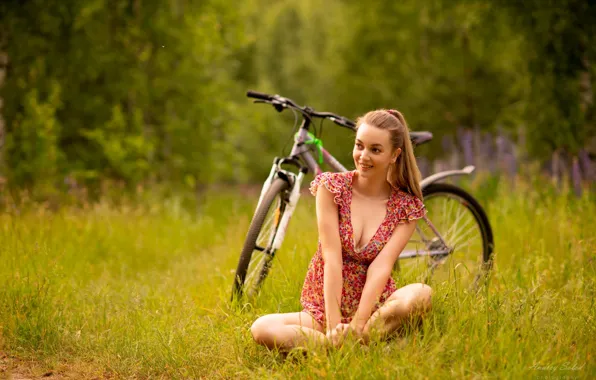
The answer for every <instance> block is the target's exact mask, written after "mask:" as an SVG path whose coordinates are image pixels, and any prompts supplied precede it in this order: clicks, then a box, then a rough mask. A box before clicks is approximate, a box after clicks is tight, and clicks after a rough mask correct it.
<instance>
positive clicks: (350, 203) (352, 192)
mask: <svg viewBox="0 0 596 380" xmlns="http://www.w3.org/2000/svg"><path fill="white" fill-rule="evenodd" d="M356 172H357V171H356V170H352V171H351V172H350V173H352V174H351V175H350V176H349V180H350V192H349V195H350V197H349V199H348V210H349V211H350V215H349V216H348V220H349V222H350V230H351V235H352V247H353V249H354V250H355V251H357V252H362V251H364V250H366V248H367V247H368V245H369V244H370V243H371V242H372V241H373V240H374V239H375V237H376V236H377V234H378V233H379V231H380V230H381V226H383V223H385V220H386V219H387V217H388V216H389V203H390V202H391V200H392V199H393V197H394V196H395V193H396V189H395V188H394V187H393V186H391V194H389V198H388V199H387V204H386V205H385V216H384V217H383V220H382V221H381V224H379V226H378V227H377V229H376V230H375V233H374V234H373V236H372V237H371V238H370V240H369V241H368V242H367V243H366V245H364V246H363V247H361V248H357V247H356V240H355V237H356V236H354V223H353V222H352V200H353V198H354V175H356Z"/></svg>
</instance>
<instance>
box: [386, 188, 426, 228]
mask: <svg viewBox="0 0 596 380" xmlns="http://www.w3.org/2000/svg"><path fill="white" fill-rule="evenodd" d="M395 192H396V193H395V197H394V202H393V207H392V208H393V211H394V215H395V217H396V218H397V220H398V221H399V222H404V221H409V220H415V219H420V218H422V217H423V216H424V215H425V214H426V207H424V202H422V200H421V199H420V198H418V197H417V196H415V195H414V194H410V193H409V192H407V191H405V190H402V189H396V190H395Z"/></svg>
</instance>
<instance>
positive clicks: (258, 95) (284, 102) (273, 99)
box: [246, 90, 356, 131]
mask: <svg viewBox="0 0 596 380" xmlns="http://www.w3.org/2000/svg"><path fill="white" fill-rule="evenodd" d="M246 96H248V97H249V98H254V99H258V100H261V101H263V102H264V103H269V104H271V105H273V106H274V107H275V109H277V110H278V111H280V112H281V111H282V110H283V108H287V107H291V108H294V109H296V110H298V111H300V112H301V113H302V114H303V115H305V116H308V117H310V118H313V117H319V118H322V119H329V120H331V121H333V122H334V123H335V124H337V125H339V126H341V127H345V128H348V129H351V130H352V131H354V130H355V127H356V123H354V122H353V121H352V120H350V119H348V118H345V117H343V116H340V115H336V114H334V113H331V112H317V111H315V110H314V109H312V108H310V107H308V106H304V107H300V106H299V105H298V104H296V103H295V102H294V101H293V100H292V99H288V98H284V97H283V96H279V95H269V94H264V93H262V92H257V91H252V90H249V91H247V92H246Z"/></svg>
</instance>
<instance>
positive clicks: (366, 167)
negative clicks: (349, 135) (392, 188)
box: [352, 123, 401, 178]
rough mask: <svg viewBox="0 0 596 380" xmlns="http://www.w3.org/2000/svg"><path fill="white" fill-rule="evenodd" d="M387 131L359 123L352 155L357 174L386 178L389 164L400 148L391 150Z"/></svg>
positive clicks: (399, 151) (395, 157)
mask: <svg viewBox="0 0 596 380" xmlns="http://www.w3.org/2000/svg"><path fill="white" fill-rule="evenodd" d="M390 137H391V136H390V134H389V131H387V130H384V129H380V128H377V127H374V126H371V125H368V124H366V123H362V124H360V127H358V131H357V132H356V141H355V143H354V150H353V152H352V156H353V157H354V164H355V165H356V170H358V174H359V175H361V176H362V177H364V178H370V177H376V176H381V177H383V178H386V176H387V171H388V170H389V166H390V165H391V164H393V163H394V162H395V160H396V159H397V157H398V156H399V154H400V153H401V149H400V148H398V149H397V150H396V151H393V148H392V146H391V141H390Z"/></svg>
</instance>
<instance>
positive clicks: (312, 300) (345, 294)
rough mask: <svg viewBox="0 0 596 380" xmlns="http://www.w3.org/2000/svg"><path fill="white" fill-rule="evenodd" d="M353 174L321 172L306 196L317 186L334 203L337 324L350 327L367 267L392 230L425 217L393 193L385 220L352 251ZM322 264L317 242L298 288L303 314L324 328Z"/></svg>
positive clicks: (418, 204)
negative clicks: (337, 246)
mask: <svg viewBox="0 0 596 380" xmlns="http://www.w3.org/2000/svg"><path fill="white" fill-rule="evenodd" d="M355 172H356V170H353V171H349V172H341V173H330V172H325V173H321V174H318V175H317V176H316V177H315V179H314V180H313V181H312V182H311V185H310V192H311V194H312V195H316V192H317V188H318V187H319V186H320V185H323V186H325V187H326V188H327V189H328V190H329V191H330V192H331V193H333V194H334V195H335V197H334V201H335V203H336V204H337V206H338V213H339V234H340V240H341V247H342V259H343V260H342V261H343V267H342V279H343V286H342V294H341V308H340V311H341V322H342V323H350V322H351V320H352V317H353V316H354V314H355V313H356V309H358V305H359V303H360V296H361V295H362V290H363V289H364V283H365V282H366V271H367V269H368V266H369V265H370V263H372V261H373V260H374V259H375V257H377V255H378V254H379V253H380V252H381V250H382V249H383V247H384V246H385V244H386V243H387V241H389V238H390V237H391V235H392V233H393V230H394V229H395V226H397V225H398V224H400V223H404V222H405V221H407V220H415V219H419V218H422V217H423V216H424V215H425V214H426V209H425V208H424V204H423V203H422V201H421V200H420V199H418V198H417V197H415V196H414V195H411V194H409V193H406V192H404V191H402V190H399V189H393V191H392V193H391V195H390V197H389V200H388V202H387V213H386V215H385V219H384V220H383V222H382V223H381V225H380V226H379V228H378V229H377V232H376V233H375V235H374V236H373V237H372V239H371V240H370V241H369V242H368V243H367V245H366V246H365V247H364V248H362V249H360V250H358V249H356V248H355V247H354V231H353V228H352V219H351V203H352V180H353V178H354V174H355ZM323 270H324V261H323V254H322V251H321V242H320V241H319V243H318V248H317V251H316V253H315V254H314V256H313V258H312V259H311V261H310V264H309V266H308V272H307V273H306V278H305V280H304V285H303V287H302V294H301V297H300V303H301V304H302V307H303V308H304V309H303V311H305V312H307V313H308V314H310V315H311V316H312V317H313V318H314V319H315V320H316V321H317V322H319V323H320V324H321V325H322V326H323V327H325V325H326V323H325V299H324V297H323ZM396 289H397V288H396V286H395V281H394V280H393V278H391V277H389V280H388V281H387V284H386V285H385V288H384V289H383V292H382V293H381V297H380V299H379V301H378V302H377V303H376V304H375V306H374V307H373V313H374V312H375V311H376V310H377V309H378V308H379V307H380V306H381V305H382V304H383V303H384V302H385V300H386V299H387V298H388V297H389V296H390V295H391V294H392V293H393V292H394V291H395V290H396Z"/></svg>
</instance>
